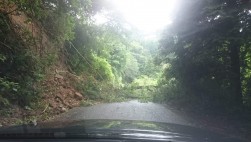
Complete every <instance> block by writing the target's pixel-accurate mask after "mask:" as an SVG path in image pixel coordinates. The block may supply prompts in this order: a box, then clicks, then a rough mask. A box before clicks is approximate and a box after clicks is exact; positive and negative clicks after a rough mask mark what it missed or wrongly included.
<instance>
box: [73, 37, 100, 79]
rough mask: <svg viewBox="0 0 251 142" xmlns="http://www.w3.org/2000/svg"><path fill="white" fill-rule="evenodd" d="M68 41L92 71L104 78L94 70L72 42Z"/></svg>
mask: <svg viewBox="0 0 251 142" xmlns="http://www.w3.org/2000/svg"><path fill="white" fill-rule="evenodd" d="M68 42H69V43H70V45H71V46H72V47H73V48H74V49H75V50H76V51H77V53H78V54H79V55H80V57H82V58H83V59H84V60H85V61H86V63H87V64H88V65H89V66H90V68H91V69H93V71H94V72H96V73H97V74H98V75H99V77H100V78H101V79H102V80H104V78H103V77H102V75H101V74H100V73H99V72H98V71H97V70H95V69H94V68H93V67H92V65H91V64H90V63H89V61H88V60H87V59H86V58H85V57H84V56H83V55H82V54H81V53H80V52H79V51H78V49H77V48H76V47H75V46H74V45H73V43H72V42H70V41H68Z"/></svg>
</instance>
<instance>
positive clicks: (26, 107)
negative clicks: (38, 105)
mask: <svg viewBox="0 0 251 142" xmlns="http://www.w3.org/2000/svg"><path fill="white" fill-rule="evenodd" d="M24 109H25V110H32V109H31V108H30V107H29V106H25V107H24Z"/></svg>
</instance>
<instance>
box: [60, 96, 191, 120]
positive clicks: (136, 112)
mask: <svg viewBox="0 0 251 142" xmlns="http://www.w3.org/2000/svg"><path fill="white" fill-rule="evenodd" d="M56 119H57V120H59V121H67V120H86V119H113V120H141V121H152V122H166V123H175V124H181V125H192V122H191V120H190V121H189V119H188V118H185V117H184V116H182V115H181V114H179V113H177V112H176V111H174V110H172V109H171V108H168V107H167V106H164V105H161V104H156V103H152V102H148V103H141V102H138V101H136V100H134V101H129V102H121V103H107V104H98V105H94V106H90V107H77V108H73V109H71V110H69V111H68V112H66V113H64V114H62V115H60V116H59V117H58V118H56Z"/></svg>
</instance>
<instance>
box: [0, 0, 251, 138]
mask: <svg viewBox="0 0 251 142" xmlns="http://www.w3.org/2000/svg"><path fill="white" fill-rule="evenodd" d="M250 24H251V3H250V1H249V0H220V1H219V0H33V1H30V0H2V1H0V129H1V128H7V127H11V126H19V125H22V124H28V125H34V126H37V125H39V124H45V123H47V122H50V124H52V123H51V122H54V123H55V124H60V127H62V128H63V127H64V126H66V124H68V123H66V122H69V121H82V120H116V124H117V123H118V122H117V121H121V120H133V121H135V120H136V121H146V122H162V123H165V124H178V125H182V126H190V127H196V128H203V129H207V130H210V131H213V132H216V133H221V134H228V135H232V136H236V137H238V138H241V139H249V140H250V139H251V137H250V132H251V121H250V120H251V42H250V41H251V40H250V39H251V38H250V35H251V27H250ZM113 123H115V122H111V123H109V126H110V125H113ZM63 124H65V125H63ZM119 124H120V123H119ZM133 124H134V123H132V125H133ZM152 125H153V124H150V123H149V124H148V123H147V124H145V123H144V125H143V126H152ZM130 126H131V125H130ZM52 127H53V125H51V126H50V125H48V126H47V128H52ZM95 128H99V127H95ZM100 128H101V127H100ZM102 128H103V127H102ZM105 128H107V129H109V128H110V127H108V126H107V127H105ZM121 128H122V127H121ZM137 128H142V129H145V128H144V127H140V126H139V125H137V127H136V125H135V129H137ZM150 128H156V129H154V130H155V131H156V130H157V128H159V127H150ZM76 129H77V128H76ZM161 131H164V130H161ZM76 132H77V131H76ZM196 132H197V131H196ZM149 136H150V134H149Z"/></svg>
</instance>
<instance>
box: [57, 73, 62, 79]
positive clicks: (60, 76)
mask: <svg viewBox="0 0 251 142" xmlns="http://www.w3.org/2000/svg"><path fill="white" fill-rule="evenodd" d="M55 78H58V79H64V77H63V76H62V75H59V74H56V75H55Z"/></svg>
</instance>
